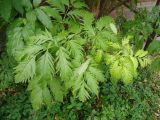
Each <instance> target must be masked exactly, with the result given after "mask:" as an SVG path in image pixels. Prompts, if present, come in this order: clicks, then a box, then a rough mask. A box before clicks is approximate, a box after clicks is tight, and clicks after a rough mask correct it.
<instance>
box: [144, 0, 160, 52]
mask: <svg viewBox="0 0 160 120" xmlns="http://www.w3.org/2000/svg"><path fill="white" fill-rule="evenodd" d="M159 5H160V0H157V2H156V5H155V7H156V6H159ZM159 16H160V12H159ZM157 21H158V19H157V20H156V21H155V23H154V24H153V29H157V28H158V25H157ZM156 36H157V33H156V32H155V31H153V32H152V33H151V34H150V35H149V37H148V39H147V42H146V44H145V46H144V50H146V49H147V48H148V47H149V45H150V44H151V42H152V41H153V40H154V38H155V37H156Z"/></svg>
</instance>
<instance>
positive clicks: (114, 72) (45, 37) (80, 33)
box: [7, 0, 149, 110]
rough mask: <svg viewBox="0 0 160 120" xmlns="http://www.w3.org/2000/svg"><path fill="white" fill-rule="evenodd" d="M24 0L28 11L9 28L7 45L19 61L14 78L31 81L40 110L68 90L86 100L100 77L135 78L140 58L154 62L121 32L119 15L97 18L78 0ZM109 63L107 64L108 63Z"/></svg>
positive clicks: (35, 105) (142, 61) (143, 63)
mask: <svg viewBox="0 0 160 120" xmlns="http://www.w3.org/2000/svg"><path fill="white" fill-rule="evenodd" d="M41 4H42V3H41V1H39V0H34V1H33V2H31V1H26V0H23V4H22V5H23V6H24V7H25V12H24V15H23V16H20V17H19V18H17V19H15V20H14V21H13V23H11V24H10V25H9V27H8V29H7V40H8V41H7V51H8V54H9V55H10V56H13V57H14V58H15V59H16V61H17V65H16V67H15V68H14V74H15V82H16V83H20V82H25V83H28V90H29V91H30V92H31V95H30V100H31V103H32V106H33V108H34V109H35V110H38V109H39V108H40V107H41V106H42V105H43V104H47V105H48V106H50V105H51V103H52V102H53V101H56V102H63V100H64V99H65V98H66V97H67V96H69V97H72V96H73V97H74V99H75V100H77V99H78V100H80V101H82V102H85V101H86V100H88V99H89V98H92V97H94V96H95V97H98V96H99V91H100V87H99V83H101V82H106V77H107V76H105V75H104V73H105V72H104V68H103V67H102V65H104V67H105V68H108V67H109V70H108V71H109V72H110V75H111V77H112V82H113V83H117V82H118V81H119V80H121V81H123V83H124V84H126V85H127V84H129V83H131V82H133V79H134V78H136V76H137V69H138V64H140V65H141V67H146V65H148V64H149V59H148V57H147V54H146V53H147V52H145V51H142V50H139V51H137V53H135V52H134V51H133V47H131V44H130V41H129V39H130V38H129V37H122V35H120V34H119V32H118V30H117V29H116V25H115V23H114V20H113V19H112V18H111V17H108V16H105V17H101V18H100V19H98V20H96V19H95V18H94V15H93V14H91V13H90V12H88V11H86V10H85V8H86V5H85V4H84V3H83V2H81V1H79V0H76V1H75V0H71V1H69V0H60V1H56V0H47V2H46V3H43V5H42V6H41ZM104 62H105V63H106V65H105V64H104Z"/></svg>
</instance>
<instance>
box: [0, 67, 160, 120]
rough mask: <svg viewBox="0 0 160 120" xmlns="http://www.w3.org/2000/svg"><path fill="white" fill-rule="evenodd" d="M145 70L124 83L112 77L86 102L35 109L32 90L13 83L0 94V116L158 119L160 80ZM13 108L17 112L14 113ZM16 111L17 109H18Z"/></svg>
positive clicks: (26, 119)
mask: <svg viewBox="0 0 160 120" xmlns="http://www.w3.org/2000/svg"><path fill="white" fill-rule="evenodd" d="M152 75H153V73H151V72H150V71H147V70H144V71H142V72H141V73H140V75H138V77H137V81H135V82H134V83H133V84H131V85H128V86H124V85H122V84H121V83H119V84H117V85H113V84H112V83H111V82H110V80H108V81H107V82H106V83H105V84H103V85H100V86H101V89H100V94H99V98H97V99H95V97H92V98H91V99H90V100H89V101H87V102H84V103H82V102H79V101H76V100H75V99H74V98H73V97H71V98H70V99H65V101H64V102H63V103H58V102H53V103H52V105H51V106H48V107H42V108H41V109H40V110H37V111H34V110H33V109H32V106H31V104H30V101H29V98H28V96H29V93H28V92H26V91H25V89H26V87H25V86H23V85H22V84H19V85H16V86H15V87H14V86H12V87H11V88H9V89H8V90H7V91H5V92H1V96H0V105H1V109H0V116H2V117H1V118H2V119H9V120H14V119H15V120H19V119H24V120H30V119H31V120H33V119H34V120H35V119H38V120H44V119H45V120H46V119H47V120H48V119H61V120H79V119H80V118H83V119H86V120H90V119H98V120H103V119H104V120H106V119H108V120H114V119H118V120H121V119H123V120H128V119H132V120H137V119H138V120H144V119H145V120H153V119H159V118H158V117H156V115H155V113H156V114H158V110H159V107H158V99H159V96H160V94H159V93H160V89H159V86H160V82H159V79H158V76H155V78H154V77H153V76H152ZM13 111H14V112H13ZM15 111H16V112H15Z"/></svg>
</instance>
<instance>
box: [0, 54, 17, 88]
mask: <svg viewBox="0 0 160 120" xmlns="http://www.w3.org/2000/svg"><path fill="white" fill-rule="evenodd" d="M5 54H6V52H4V53H2V55H1V56H0V91H2V90H5V89H6V88H8V87H9V86H10V85H12V84H13V83H14V75H13V69H12V68H13V67H14V64H15V61H14V59H13V58H10V57H9V56H6V55H5Z"/></svg>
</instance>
